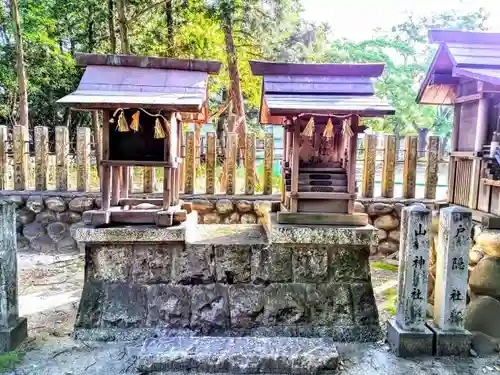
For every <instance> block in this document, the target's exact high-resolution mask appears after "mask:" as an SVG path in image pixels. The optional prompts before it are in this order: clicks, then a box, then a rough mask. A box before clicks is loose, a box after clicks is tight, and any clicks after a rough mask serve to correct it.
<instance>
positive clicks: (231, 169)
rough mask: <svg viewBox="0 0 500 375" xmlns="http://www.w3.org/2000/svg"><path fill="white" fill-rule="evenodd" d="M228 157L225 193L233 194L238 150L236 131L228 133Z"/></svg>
mask: <svg viewBox="0 0 500 375" xmlns="http://www.w3.org/2000/svg"><path fill="white" fill-rule="evenodd" d="M227 147H228V158H227V162H226V163H225V164H226V178H227V184H226V194H228V195H233V194H235V192H236V157H237V152H238V133H229V134H228V144H227Z"/></svg>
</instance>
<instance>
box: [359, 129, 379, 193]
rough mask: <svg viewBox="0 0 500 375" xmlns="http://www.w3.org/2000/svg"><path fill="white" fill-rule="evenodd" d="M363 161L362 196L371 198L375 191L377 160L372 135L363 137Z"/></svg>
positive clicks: (375, 145)
mask: <svg viewBox="0 0 500 375" xmlns="http://www.w3.org/2000/svg"><path fill="white" fill-rule="evenodd" d="M364 147H365V158H364V159H365V160H364V163H363V183H362V189H361V190H362V196H363V197H364V198H373V194H374V190H375V160H376V158H377V137H376V136H375V135H373V134H366V135H365V143H364Z"/></svg>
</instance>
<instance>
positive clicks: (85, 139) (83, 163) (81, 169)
mask: <svg viewBox="0 0 500 375" xmlns="http://www.w3.org/2000/svg"><path fill="white" fill-rule="evenodd" d="M89 156H90V128H78V130H77V133H76V166H77V169H76V181H77V186H76V189H77V190H78V191H83V192H86V191H89V189H90V163H89V159H90V157H89Z"/></svg>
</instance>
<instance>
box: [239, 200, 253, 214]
mask: <svg viewBox="0 0 500 375" xmlns="http://www.w3.org/2000/svg"><path fill="white" fill-rule="evenodd" d="M236 208H237V209H238V211H239V212H241V213H242V214H244V213H246V212H250V211H252V208H253V205H252V202H250V201H247V200H241V201H237V202H236Z"/></svg>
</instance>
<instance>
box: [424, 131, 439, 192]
mask: <svg viewBox="0 0 500 375" xmlns="http://www.w3.org/2000/svg"><path fill="white" fill-rule="evenodd" d="M438 172H439V137H436V136H430V137H429V140H428V142H427V164H426V166H425V195H424V196H425V199H435V198H436V190H437V185H438Z"/></svg>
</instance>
